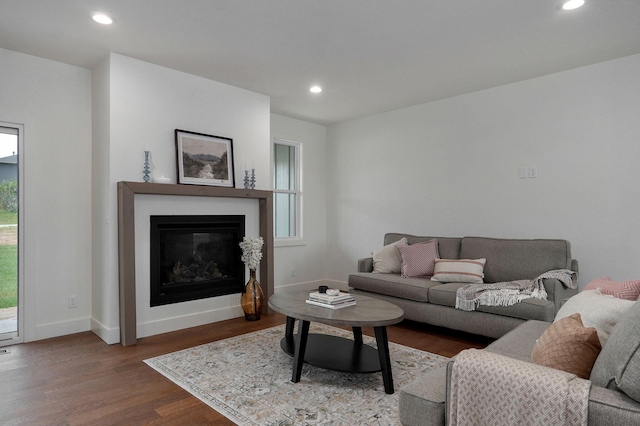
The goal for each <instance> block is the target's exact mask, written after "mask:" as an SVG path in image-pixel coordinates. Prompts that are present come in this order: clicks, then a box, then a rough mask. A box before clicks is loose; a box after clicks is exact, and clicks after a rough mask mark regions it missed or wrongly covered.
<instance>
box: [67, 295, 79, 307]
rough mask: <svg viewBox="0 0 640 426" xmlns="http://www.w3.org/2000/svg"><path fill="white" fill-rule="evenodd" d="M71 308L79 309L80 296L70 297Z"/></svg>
mask: <svg viewBox="0 0 640 426" xmlns="http://www.w3.org/2000/svg"><path fill="white" fill-rule="evenodd" d="M69 307H70V308H77V307H78V296H76V295H73V296H69Z"/></svg>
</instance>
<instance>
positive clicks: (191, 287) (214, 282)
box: [150, 215, 245, 306]
mask: <svg viewBox="0 0 640 426" xmlns="http://www.w3.org/2000/svg"><path fill="white" fill-rule="evenodd" d="M150 219H151V274H150V275H151V302H150V304H151V306H160V305H167V304H170V303H179V302H186V301H189V300H196V299H204V298H208V297H215V296H222V295H226V294H234V293H241V292H242V290H243V289H244V284H245V267H244V263H243V262H242V260H241V259H240V258H241V256H242V250H241V249H240V246H239V245H238V244H239V243H240V242H241V241H242V237H243V236H244V232H245V229H244V223H245V217H244V216H242V215H185V216H151V218H150Z"/></svg>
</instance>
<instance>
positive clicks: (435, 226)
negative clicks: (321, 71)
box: [327, 55, 640, 286]
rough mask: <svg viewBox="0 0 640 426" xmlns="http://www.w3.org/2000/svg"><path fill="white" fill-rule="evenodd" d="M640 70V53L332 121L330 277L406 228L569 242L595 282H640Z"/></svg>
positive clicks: (584, 274) (343, 273)
mask: <svg viewBox="0 0 640 426" xmlns="http://www.w3.org/2000/svg"><path fill="white" fill-rule="evenodd" d="M638 75H640V55H634V56H630V57H626V58H621V59H617V60H612V61H608V62H604V63H600V64H596V65H592V66H588V67H583V68H579V69H574V70H571V71H566V72H562V73H558V74H553V75H549V76H546V77H542V78H536V79H532V80H528V81H524V82H520V83H516V84H511V85H507V86H502V87H498V88H494V89H490V90H484V91H481V92H477V93H472V94H468V95H463V96H458V97H455V98H450V99H446V100H442V101H438V102H432V103H428V104H423V105H419V106H416V107H412V108H406V109H402V110H397V111H392V112H389V113H385V114H380V115H376V116H371V117H367V118H363V119H359V120H355V121H351V122H346V123H342V124H338V125H335V126H332V127H330V128H329V130H328V138H327V139H328V142H327V170H328V172H327V178H328V188H329V190H328V219H327V222H328V226H327V229H328V239H327V240H328V253H329V258H328V263H329V265H331V268H328V274H329V276H330V277H331V278H333V279H336V280H341V281H346V279H347V276H348V274H349V273H350V272H354V271H355V269H356V261H357V259H358V258H361V257H366V256H367V255H369V254H370V253H371V251H372V250H374V249H377V248H379V247H380V246H381V244H382V238H383V235H384V233H385V232H393V231H395V232H407V233H413V234H417V235H441V236H464V235H478V236H491V237H506V238H563V239H567V240H569V241H571V243H572V252H573V255H574V257H575V258H577V259H578V260H579V261H580V272H581V278H580V285H581V286H584V285H586V283H588V282H589V281H590V280H592V279H594V278H597V277H601V276H611V277H612V278H613V279H615V280H626V279H638V278H640V262H638V259H639V258H640V242H639V241H638V236H639V235H640V221H638V218H637V217H638V211H640V185H639V184H638V182H639V178H638V160H640V143H638V135H640V120H638V117H640V79H639V78H638ZM529 166H537V170H538V178H536V179H519V177H518V171H519V168H522V167H529Z"/></svg>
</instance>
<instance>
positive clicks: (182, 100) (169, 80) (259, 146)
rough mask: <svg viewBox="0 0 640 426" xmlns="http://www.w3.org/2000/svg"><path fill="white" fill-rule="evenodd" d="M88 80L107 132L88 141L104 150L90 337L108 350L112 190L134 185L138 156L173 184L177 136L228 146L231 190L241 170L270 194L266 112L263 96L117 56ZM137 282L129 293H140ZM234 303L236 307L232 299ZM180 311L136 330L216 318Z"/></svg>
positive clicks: (114, 315)
mask: <svg viewBox="0 0 640 426" xmlns="http://www.w3.org/2000/svg"><path fill="white" fill-rule="evenodd" d="M94 79H95V80H100V81H95V82H94V88H96V89H100V90H96V92H94V96H95V97H102V98H101V99H94V105H103V103H105V102H106V103H107V104H108V108H102V109H101V110H100V112H99V113H100V115H101V116H100V117H99V118H96V119H95V120H94V123H95V122H96V121H97V122H99V123H104V122H108V123H109V124H108V140H107V141H103V140H102V139H103V138H104V135H102V136H100V137H98V138H96V143H107V144H108V148H105V147H101V148H100V152H101V155H100V158H97V156H94V171H95V172H96V174H97V175H96V176H95V177H96V184H95V185H94V198H95V197H97V198H99V200H100V201H94V206H103V207H102V208H103V209H104V212H98V213H96V214H94V223H93V225H94V228H93V230H94V235H96V236H97V235H99V236H100V239H99V240H98V239H97V238H96V240H95V241H94V245H95V246H96V250H100V251H101V256H100V257H97V256H96V257H95V258H94V271H95V273H94V284H93V285H94V299H93V302H94V303H93V305H94V308H95V309H94V317H93V323H92V329H93V330H94V332H95V333H96V334H98V335H99V336H101V337H102V338H103V339H104V340H105V341H107V342H108V343H115V342H117V341H119V316H118V312H119V306H118V268H117V225H118V223H117V191H116V185H117V182H119V181H137V182H142V168H143V162H144V151H145V149H148V150H149V151H151V162H152V171H151V173H152V175H164V176H167V177H170V178H171V179H172V182H173V183H175V182H176V181H177V180H176V158H175V138H174V130H175V129H183V130H189V131H195V132H200V133H206V134H212V135H216V136H223V137H229V138H232V139H233V151H234V156H235V171H236V187H240V188H241V187H242V184H243V183H242V176H243V169H244V164H249V165H255V168H256V175H257V183H256V188H257V189H270V181H269V175H270V166H271V149H270V146H271V145H270V140H269V120H270V115H269V114H270V111H269V108H270V104H269V98H268V97H267V96H264V95H260V94H257V93H254V92H249V91H247V90H243V89H239V88H236V87H232V86H228V85H225V84H222V83H218V82H215V81H211V80H207V79H204V78H201V77H196V76H193V75H190V74H186V73H182V72H178V71H174V70H171V69H168V68H164V67H160V66H157V65H153V64H150V63H147V62H143V61H139V60H136V59H132V58H128V57H125V56H122V55H118V54H111V55H110V57H109V58H108V59H107V61H106V64H102V65H101V66H100V67H98V68H97V69H96V71H95V73H94ZM105 96H107V97H108V99H107V100H104V97H105ZM96 163H98V164H96ZM136 197H138V196H136ZM136 200H137V198H136ZM136 202H137V201H136ZM209 202H214V201H209ZM179 204H182V205H183V206H185V205H186V206H192V207H194V208H193V209H192V211H193V214H198V213H197V208H196V207H195V206H197V204H198V203H197V202H195V203H194V202H192V201H188V200H182V201H180V202H179ZM136 207H138V206H136ZM147 235H148V230H147ZM256 236H257V235H256ZM136 237H137V238H141V237H143V231H142V230H141V229H137V230H136ZM136 257H138V256H136ZM137 261H138V259H136V262H137ZM141 267H143V266H138V265H137V266H136V268H137V269H139V268H141ZM142 281H143V282H141V283H137V285H145V282H144V279H143V280H142ZM146 285H148V281H147V282H146ZM237 299H238V300H237V305H238V306H239V303H240V299H239V296H238V298H237ZM180 305H181V306H180V307H179V308H177V310H176V308H172V309H167V310H165V311H164V313H163V314H156V313H155V312H154V315H146V316H145V313H144V312H143V313H142V316H141V318H142V320H143V321H148V322H149V323H150V324H139V329H140V330H141V331H143V332H144V333H146V334H145V335H147V333H148V334H151V333H159V332H163V331H170V330H171V329H173V328H172V327H173V326H174V325H175V324H174V325H171V324H170V323H171V319H172V318H177V317H181V320H180V325H181V328H184V327H188V326H193V325H198V324H201V323H202V322H201V321H202V318H203V317H207V318H209V320H210V321H211V320H212V318H213V319H215V318H217V317H215V315H214V316H213V317H212V314H211V312H209V310H210V309H211V308H206V307H204V306H203V304H197V303H196V304H189V303H184V304H180ZM215 308H216V307H214V308H213V309H215ZM157 311H159V310H156V312H157ZM220 312H222V313H221V316H220V317H219V318H217V319H226V318H228V312H229V311H228V310H224V309H223V310H222V311H220ZM236 314H238V315H242V312H241V311H237V312H236ZM151 323H153V324H151ZM165 326H166V327H165ZM163 327H165V328H163Z"/></svg>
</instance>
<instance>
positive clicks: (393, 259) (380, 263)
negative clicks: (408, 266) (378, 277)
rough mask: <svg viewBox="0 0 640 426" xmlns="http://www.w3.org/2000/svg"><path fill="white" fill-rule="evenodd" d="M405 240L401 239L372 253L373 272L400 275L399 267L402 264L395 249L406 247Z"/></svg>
mask: <svg viewBox="0 0 640 426" xmlns="http://www.w3.org/2000/svg"><path fill="white" fill-rule="evenodd" d="M406 245H407V239H406V238H401V239H400V240H398V241H396V242H394V243H391V244H387V245H386V246H384V247H382V248H381V249H378V250H376V251H374V252H373V272H375V273H380V274H398V273H400V267H401V266H402V262H401V260H400V256H398V252H397V251H396V247H398V246H406Z"/></svg>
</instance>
